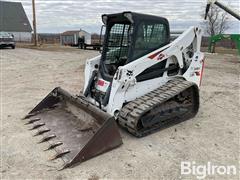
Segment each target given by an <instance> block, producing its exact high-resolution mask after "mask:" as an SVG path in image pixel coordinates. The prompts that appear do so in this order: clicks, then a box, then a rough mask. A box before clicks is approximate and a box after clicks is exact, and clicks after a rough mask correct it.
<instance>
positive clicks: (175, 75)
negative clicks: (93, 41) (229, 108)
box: [24, 12, 204, 168]
mask: <svg viewBox="0 0 240 180" xmlns="http://www.w3.org/2000/svg"><path fill="white" fill-rule="evenodd" d="M102 20H103V23H104V25H105V26H106V32H105V36H104V44H103V50H102V53H101V55H99V56H97V57H95V58H93V59H90V60H88V61H87V62H86V67H85V85H84V89H83V93H82V94H79V95H76V96H72V95H70V94H69V93H68V92H66V91H64V90H63V89H61V88H59V87H58V88H55V89H54V90H53V91H52V92H50V93H49V94H48V95H47V96H46V97H45V99H43V100H42V101H41V102H40V103H39V104H38V105H37V106H36V107H35V108H34V109H33V110H32V111H31V112H29V113H28V114H27V115H26V117H24V119H25V120H26V124H31V125H32V128H31V129H35V130H37V133H36V135H41V136H43V138H42V140H41V141H40V142H48V143H49V148H48V150H50V149H52V150H55V151H56V155H55V156H54V157H53V158H52V159H55V158H62V159H63V161H64V162H65V164H64V166H63V168H66V167H70V166H72V165H74V164H76V163H80V162H83V161H85V160H88V159H90V158H92V157H94V156H97V155H99V154H101V153H104V152H106V151H109V150H111V149H113V148H116V147H118V146H119V145H121V144H122V139H121V136H120V134H119V130H118V126H117V124H119V125H120V126H121V127H123V128H124V129H126V130H127V131H128V132H129V133H131V134H133V135H134V136H137V137H142V136H145V135H147V134H149V133H152V132H155V131H157V130H159V129H162V128H164V127H168V126H170V125H173V124H175V123H179V122H182V121H185V120H187V119H190V118H192V117H194V116H195V115H196V113H197V111H198V108H199V86H200V83H201V79H202V71H203V63H204V55H203V53H201V52H200V44H201V35H202V32H201V29H199V28H197V27H190V28H189V29H188V30H186V31H185V32H184V33H183V34H181V35H180V36H179V37H178V38H177V39H175V40H174V41H173V42H170V31H169V23H168V21H167V19H165V18H162V17H157V16H152V15H144V14H138V13H134V12H123V13H118V14H108V15H102Z"/></svg>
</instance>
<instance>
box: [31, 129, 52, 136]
mask: <svg viewBox="0 0 240 180" xmlns="http://www.w3.org/2000/svg"><path fill="white" fill-rule="evenodd" d="M49 131H50V129H41V130H39V131H38V132H37V133H36V134H34V135H33V136H38V135H41V134H44V133H46V132H49Z"/></svg>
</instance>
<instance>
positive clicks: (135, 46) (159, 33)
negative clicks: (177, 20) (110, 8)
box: [100, 12, 170, 81]
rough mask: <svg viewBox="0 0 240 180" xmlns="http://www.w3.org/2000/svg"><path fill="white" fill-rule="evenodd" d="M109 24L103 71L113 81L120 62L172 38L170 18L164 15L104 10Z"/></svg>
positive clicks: (104, 21)
mask: <svg viewBox="0 0 240 180" xmlns="http://www.w3.org/2000/svg"><path fill="white" fill-rule="evenodd" d="M102 21H103V23H104V24H105V26H106V33H105V36H104V44H103V51H102V57H101V64H100V72H101V75H102V77H103V79H105V80H107V81H111V80H112V78H113V76H114V74H115V72H116V70H117V69H118V67H119V66H123V65H125V64H127V63H130V62H132V61H134V60H136V59H138V58H140V57H142V56H144V55H146V54H148V53H150V52H152V51H154V50H156V49H158V48H160V47H163V46H164V45H166V44H168V43H169V42H170V32H169V23H168V20H167V19H165V18H163V17H157V16H152V15H145V14H139V13H134V12H123V13H118V14H108V15H106V14H104V15H102Z"/></svg>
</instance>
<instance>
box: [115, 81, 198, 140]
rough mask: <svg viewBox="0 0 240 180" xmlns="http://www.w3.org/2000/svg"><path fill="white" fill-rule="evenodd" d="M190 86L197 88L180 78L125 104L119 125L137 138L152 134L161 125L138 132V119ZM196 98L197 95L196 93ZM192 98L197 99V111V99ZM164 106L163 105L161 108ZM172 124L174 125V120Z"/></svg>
mask: <svg viewBox="0 0 240 180" xmlns="http://www.w3.org/2000/svg"><path fill="white" fill-rule="evenodd" d="M192 86H194V87H195V88H197V86H196V85H195V84H194V83H193V82H189V81H186V80H184V79H182V78H174V79H172V80H170V81H168V82H167V83H166V84H165V85H163V86H161V87H159V88H157V89H155V90H153V91H151V92H149V93H147V94H145V95H143V96H141V97H139V98H137V99H136V100H134V101H131V102H129V103H128V104H126V105H125V106H124V107H123V108H122V109H121V111H120V114H119V118H118V122H119V125H120V126H122V127H123V128H124V129H126V130H127V131H129V132H130V133H131V134H133V135H134V136H137V137H142V136H146V135H147V134H150V133H153V132H154V131H156V130H158V129H160V128H161V127H162V123H159V124H156V125H154V126H153V127H151V128H148V129H146V128H145V129H144V130H138V128H137V125H138V121H139V120H140V118H141V117H142V116H143V115H144V114H145V113H146V112H148V111H149V110H151V109H152V108H154V107H156V106H160V104H163V103H166V101H168V100H170V99H171V98H173V97H175V96H176V95H178V94H179V93H181V92H183V91H184V90H186V89H188V88H190V87H192ZM197 96H198V93H197ZM194 98H196V99H197V103H198V104H197V109H198V105H199V101H198V98H199V97H194ZM166 106H167V103H166ZM166 106H165V105H164V106H163V108H164V107H166ZM194 106H195V105H194ZM196 113H197V112H196ZM196 113H195V114H196ZM195 114H192V115H191V114H190V116H189V117H193V116H194V115H195ZM188 119H189V118H188ZM176 121H177V122H175V124H176V123H179V122H181V121H183V120H176ZM172 123H174V120H173V122H172Z"/></svg>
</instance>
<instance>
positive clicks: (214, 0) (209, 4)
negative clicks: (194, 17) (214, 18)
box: [204, 0, 240, 21]
mask: <svg viewBox="0 0 240 180" xmlns="http://www.w3.org/2000/svg"><path fill="white" fill-rule="evenodd" d="M212 4H215V5H217V6H218V7H220V8H221V9H223V10H224V11H226V12H227V13H229V14H231V15H232V16H233V17H235V18H237V19H238V20H239V21H240V15H239V13H237V12H235V11H234V10H232V9H230V8H229V7H227V6H226V5H224V4H223V3H220V2H218V1H217V0H208V3H207V6H206V11H205V18H204V19H205V20H206V19H207V15H208V11H209V9H210V6H211V5H212Z"/></svg>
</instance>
